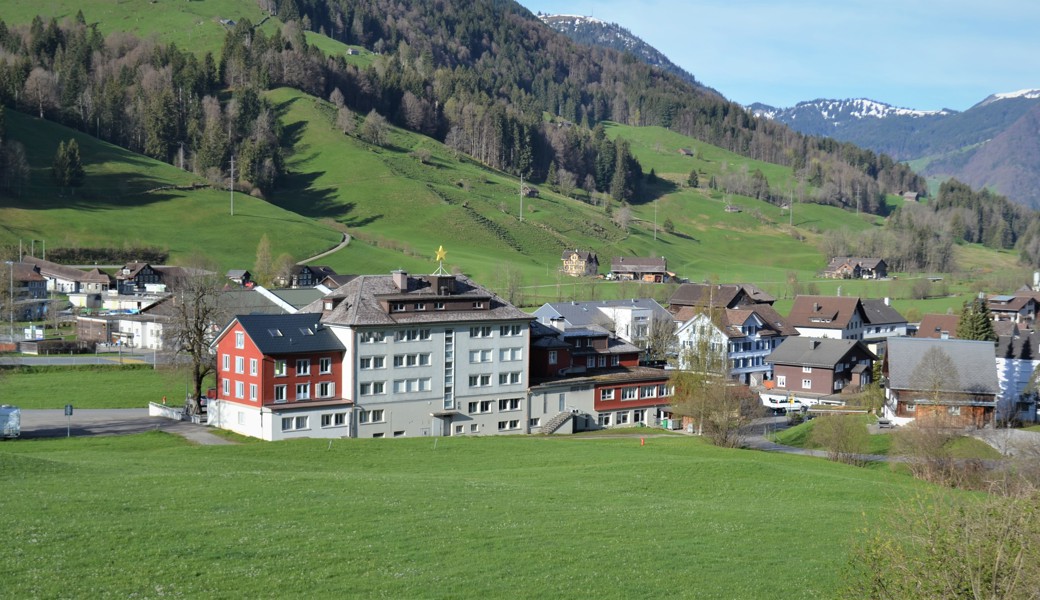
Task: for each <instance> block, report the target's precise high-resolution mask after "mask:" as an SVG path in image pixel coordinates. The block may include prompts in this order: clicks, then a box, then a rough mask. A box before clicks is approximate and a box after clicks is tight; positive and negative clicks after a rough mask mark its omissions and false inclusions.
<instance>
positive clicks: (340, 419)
mask: <svg viewBox="0 0 1040 600" xmlns="http://www.w3.org/2000/svg"><path fill="white" fill-rule="evenodd" d="M332 424H333V425H346V424H347V413H345V412H338V413H336V414H335V415H333V418H332Z"/></svg>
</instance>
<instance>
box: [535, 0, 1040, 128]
mask: <svg viewBox="0 0 1040 600" xmlns="http://www.w3.org/2000/svg"><path fill="white" fill-rule="evenodd" d="M520 3H521V4H523V5H524V6H525V7H526V8H527V9H528V10H530V11H532V12H534V13H537V12H538V11H541V12H544V13H552V14H579V15H586V16H588V15H591V16H594V17H596V18H598V19H602V20H604V21H608V22H612V23H617V24H619V25H621V26H622V27H625V28H627V29H628V30H629V31H631V32H632V33H634V34H635V35H637V36H639V37H641V38H643V40H645V41H646V42H648V43H649V44H650V45H652V46H654V47H656V48H657V49H658V50H660V51H661V52H663V53H664V54H665V55H666V56H668V57H669V58H670V59H671V60H672V62H674V63H675V64H677V65H679V66H681V67H683V68H684V69H686V70H687V71H689V72H690V73H693V75H694V76H696V77H697V79H698V80H699V81H701V82H702V83H704V84H706V85H708V86H711V87H713V88H715V89H717V90H718V91H719V92H721V93H722V94H723V95H725V96H726V97H727V98H729V99H731V100H734V101H736V102H740V103H741V104H745V105H746V104H750V103H752V102H765V103H766V104H770V105H773V106H778V107H789V106H793V105H794V104H795V103H797V102H800V101H803V100H813V99H816V98H833V99H843V98H861V97H863V98H870V99H872V100H877V101H879V102H886V103H888V104H893V105H896V106H900V107H905V108H914V109H920V110H936V109H940V108H952V109H956V110H965V109H967V108H969V107H971V106H972V105H974V104H976V103H978V102H980V101H982V100H983V99H984V98H986V96H988V95H990V94H992V93H1003V92H1014V91H1017V90H1021V89H1029V88H1040V32H1038V26H1040V2H1036V1H1035V0H989V1H987V2H979V1H978V0H971V1H968V0H871V1H866V0H796V1H786V2H770V1H767V0H747V1H745V0H694V1H690V2H682V1H677V0H648V1H641V0H520Z"/></svg>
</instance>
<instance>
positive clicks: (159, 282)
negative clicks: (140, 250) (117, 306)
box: [116, 262, 166, 294]
mask: <svg viewBox="0 0 1040 600" xmlns="http://www.w3.org/2000/svg"><path fill="white" fill-rule="evenodd" d="M163 283H164V282H163V272H162V271H161V270H159V269H157V268H155V267H152V265H149V264H148V263H144V262H130V263H126V264H125V265H123V266H122V267H121V268H120V269H119V270H118V271H116V289H118V290H119V293H120V294H139V293H144V292H156V291H165V289H166V287H165V285H163Z"/></svg>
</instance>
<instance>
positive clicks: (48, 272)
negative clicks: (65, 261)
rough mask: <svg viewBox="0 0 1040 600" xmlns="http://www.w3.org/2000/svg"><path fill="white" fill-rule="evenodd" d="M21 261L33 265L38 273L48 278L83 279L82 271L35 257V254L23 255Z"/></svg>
mask: <svg viewBox="0 0 1040 600" xmlns="http://www.w3.org/2000/svg"><path fill="white" fill-rule="evenodd" d="M22 262H23V263H26V264H30V265H33V266H35V267H36V268H37V270H39V272H40V275H43V276H44V277H47V278H50V279H64V280H65V281H83V277H84V276H85V275H86V273H84V272H83V271H81V270H79V269H77V268H75V267H67V266H65V265H59V264H58V263H53V262H51V261H49V260H43V259H41V258H36V257H35V256H25V257H23V258H22Z"/></svg>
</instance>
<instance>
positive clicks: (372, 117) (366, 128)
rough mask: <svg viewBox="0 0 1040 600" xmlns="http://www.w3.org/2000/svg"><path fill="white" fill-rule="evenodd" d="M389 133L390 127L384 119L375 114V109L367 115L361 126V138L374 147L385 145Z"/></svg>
mask: <svg viewBox="0 0 1040 600" xmlns="http://www.w3.org/2000/svg"><path fill="white" fill-rule="evenodd" d="M389 131H390V125H389V124H388V123H387V122H386V117H384V116H383V115H381V114H379V113H377V112H376V111H375V109H372V110H371V111H370V112H369V113H368V116H366V117H365V122H364V123H363V124H362V125H361V137H363V138H365V141H367V142H369V143H371V144H375V145H376V146H385V145H386V143H387V138H388V136H389Z"/></svg>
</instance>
